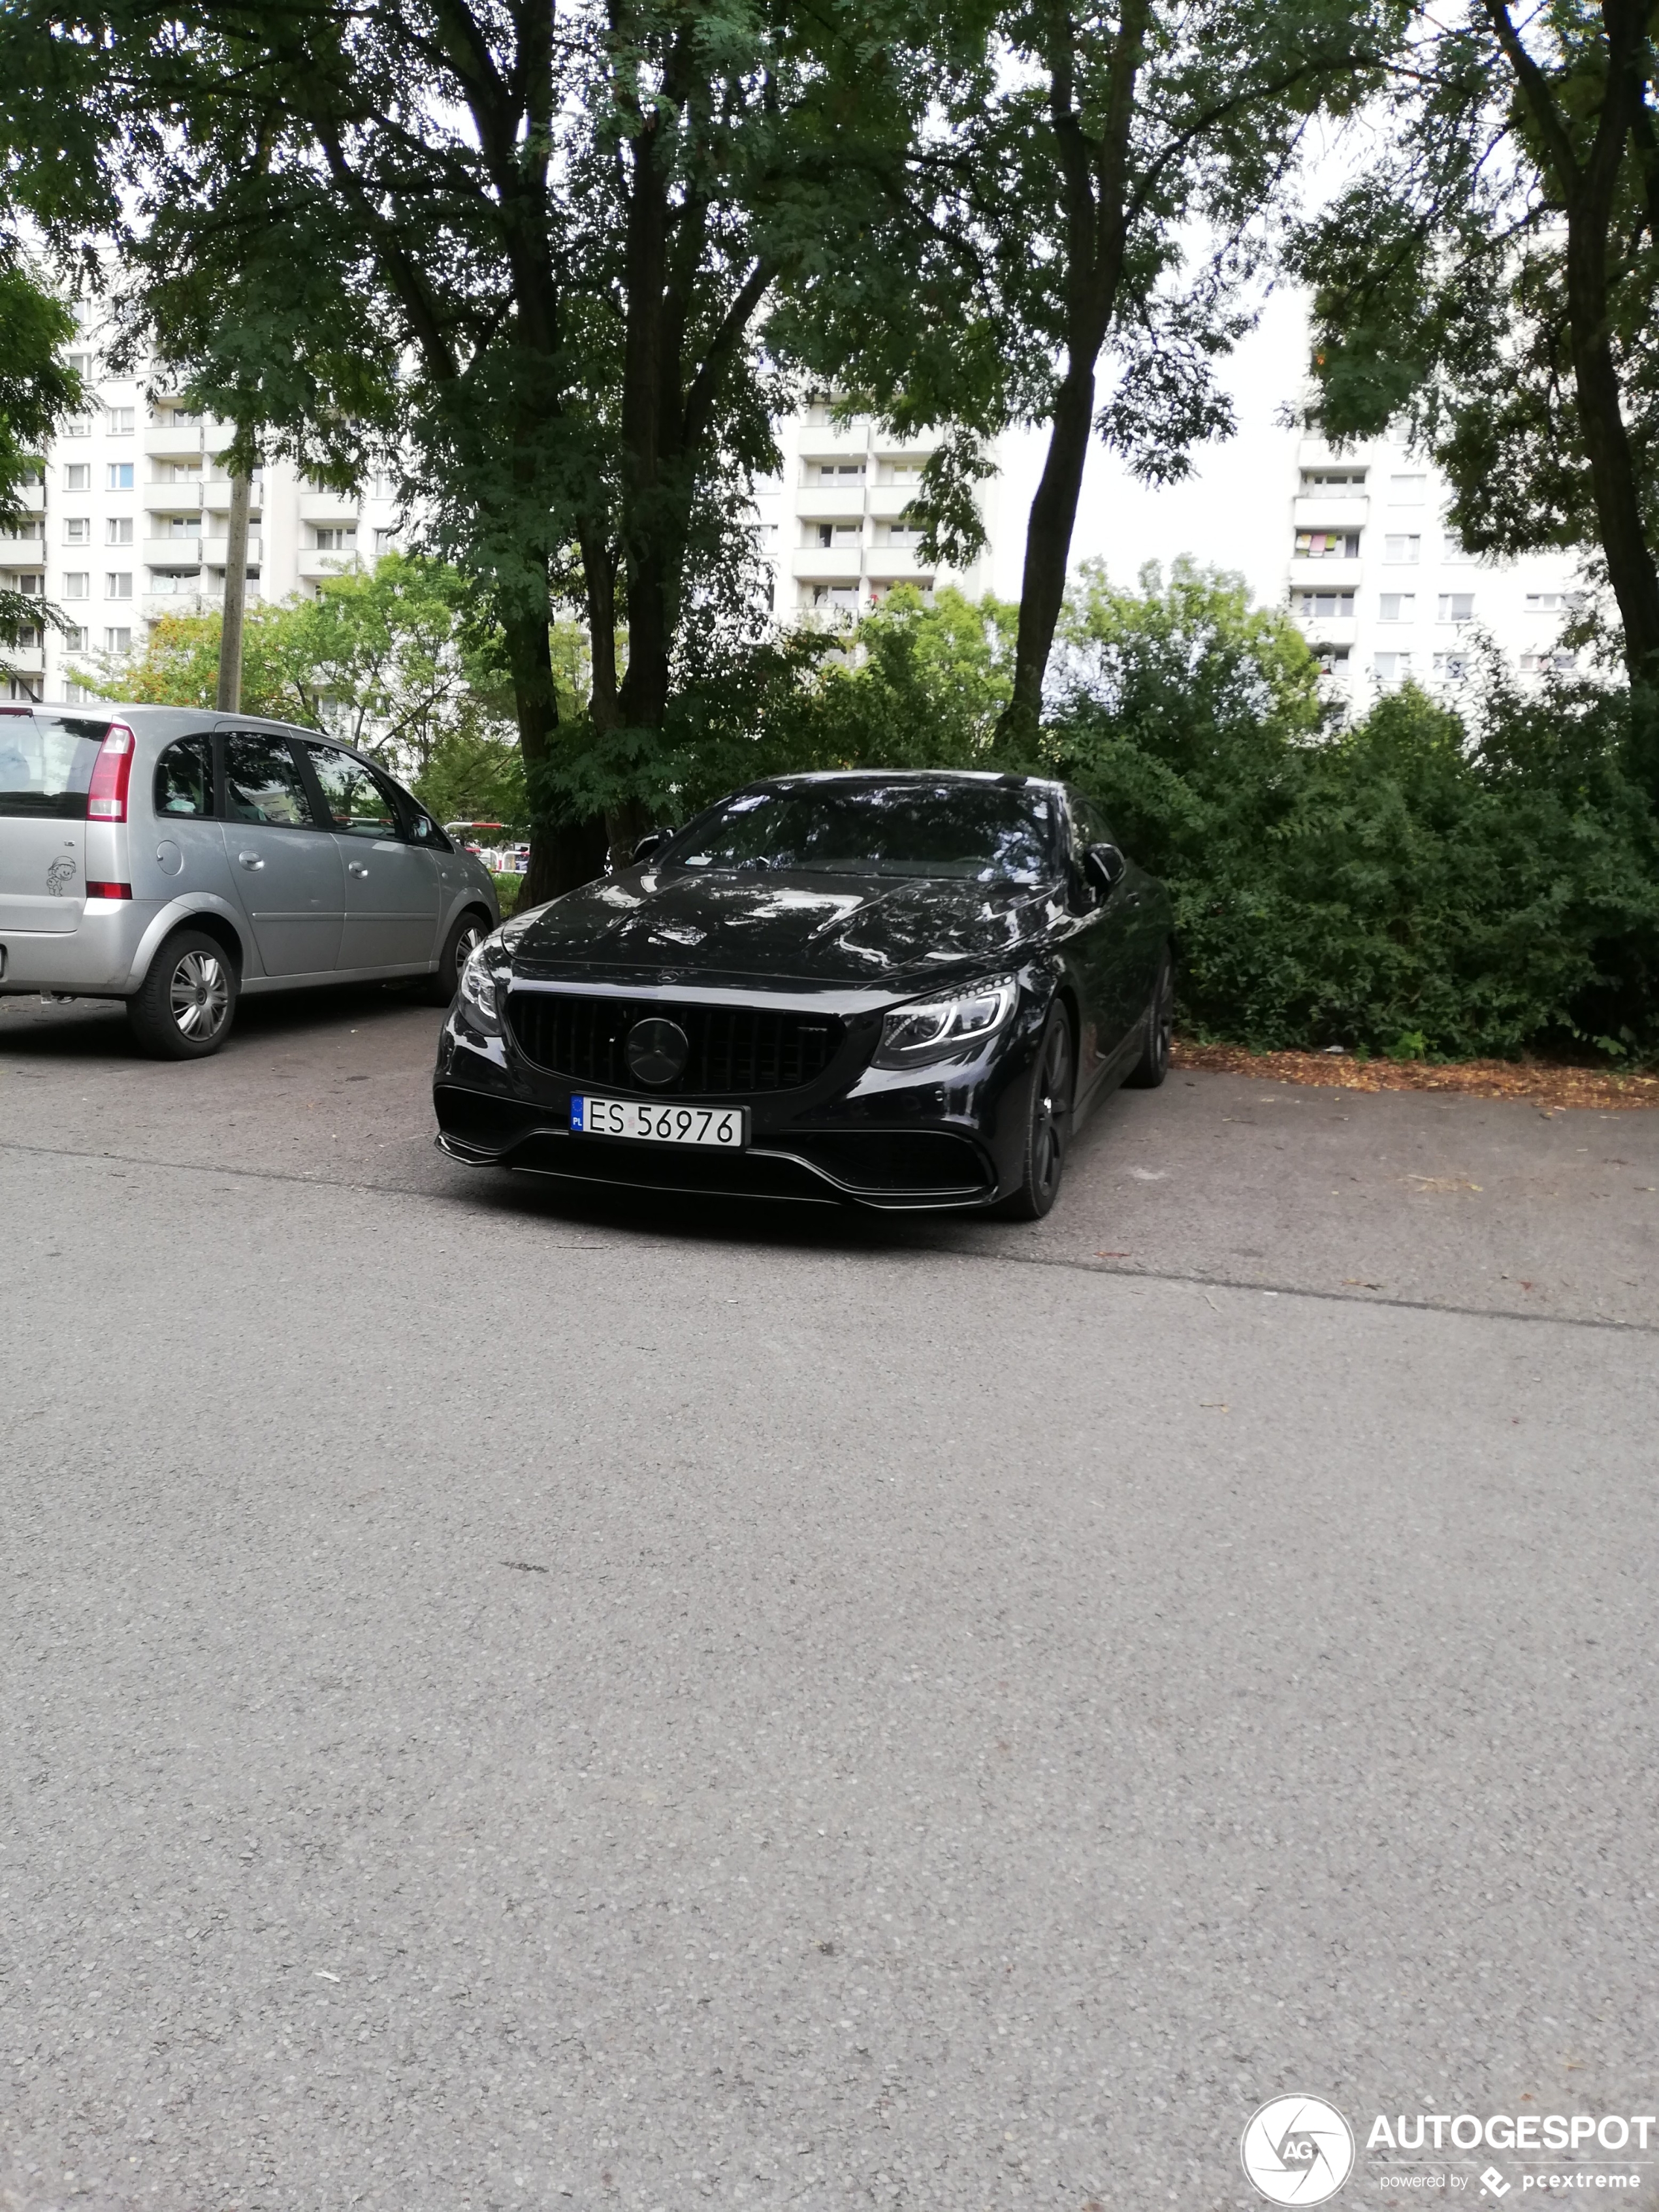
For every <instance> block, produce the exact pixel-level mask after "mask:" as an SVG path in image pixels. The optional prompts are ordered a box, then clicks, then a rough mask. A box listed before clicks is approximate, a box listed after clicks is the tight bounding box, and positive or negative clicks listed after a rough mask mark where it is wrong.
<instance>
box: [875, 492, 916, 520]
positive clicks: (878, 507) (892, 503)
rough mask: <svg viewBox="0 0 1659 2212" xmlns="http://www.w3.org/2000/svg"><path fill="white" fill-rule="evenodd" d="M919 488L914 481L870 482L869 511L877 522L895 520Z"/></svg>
mask: <svg viewBox="0 0 1659 2212" xmlns="http://www.w3.org/2000/svg"><path fill="white" fill-rule="evenodd" d="M920 490H921V485H920V484H914V483H886V484H884V483H878V484H872V485H871V487H870V512H871V513H872V514H873V515H874V516H875V517H876V519H877V520H878V521H879V522H896V521H897V520H898V519H899V517H900V516H901V515H902V513H904V511H905V509H906V508H907V507H908V506H909V504H910V502H911V501H912V500H913V499H915V496H916V494H917V493H918V492H919V491H920Z"/></svg>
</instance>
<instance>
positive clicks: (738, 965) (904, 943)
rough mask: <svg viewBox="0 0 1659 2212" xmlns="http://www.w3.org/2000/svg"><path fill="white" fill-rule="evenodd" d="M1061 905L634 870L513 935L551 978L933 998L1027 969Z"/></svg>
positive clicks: (995, 895) (905, 884) (886, 886)
mask: <svg viewBox="0 0 1659 2212" xmlns="http://www.w3.org/2000/svg"><path fill="white" fill-rule="evenodd" d="M1055 896H1056V894H1055V891H1054V889H1053V887H1048V888H1045V889H1042V890H1033V889H1032V888H1030V886H1028V885H1024V884H969V883H961V882H957V881H953V880H948V879H939V878H927V879H925V880H916V879H915V878H903V879H901V880H899V881H894V880H893V879H892V878H867V877H852V876H829V875H823V874H820V873H817V872H813V873H811V874H810V875H807V874H799V875H790V874H785V873H782V872H777V873H771V872H768V873H759V872H753V871H750V870H744V871H742V872H725V871H717V870H714V869H702V868H699V869H697V870H696V871H692V870H690V869H678V868H676V869H671V870H665V871H664V872H662V873H661V874H659V873H658V872H656V871H655V870H653V869H651V868H628V869H623V870H622V871H621V872H619V873H617V874H616V875H613V876H607V877H605V878H603V879H602V880H601V881H600V882H599V883H593V884H584V885H583V886H582V888H581V889H580V890H574V891H570V892H568V893H567V894H566V895H565V896H564V897H562V898H559V899H555V900H554V901H553V902H552V904H551V905H550V906H544V907H542V908H538V909H537V910H536V912H535V913H534V914H532V915H530V916H528V917H527V918H526V926H525V927H522V929H515V930H513V932H512V936H513V966H514V969H515V970H516V971H517V972H518V973H519V974H520V975H525V976H526V977H536V978H547V979H552V978H555V977H558V976H564V975H574V974H578V973H580V974H581V975H586V976H588V977H590V978H591V977H592V976H593V975H595V974H596V973H597V974H603V975H605V976H606V978H607V979H610V978H611V977H614V978H615V980H617V981H628V982H642V981H657V982H678V983H684V982H687V981H693V980H704V981H708V982H709V983H711V984H712V983H720V984H721V985H724V986H730V985H732V984H738V985H741V984H744V983H750V982H752V983H757V984H787V983H797V984H805V985H807V986H809V987H817V988H821V989H822V988H843V989H844V988H846V987H848V986H852V987H857V986H859V985H864V986H866V987H875V988H878V989H880V988H887V989H903V988H908V987H916V988H926V987H927V985H928V983H929V981H931V980H932V979H933V977H934V976H935V975H944V976H948V975H950V974H951V971H953V970H956V969H984V968H985V967H986V966H987V965H990V964H994V963H998V962H1002V961H1018V959H1020V958H1021V957H1023V955H1024V952H1025V951H1026V950H1027V949H1028V948H1029V947H1030V945H1032V943H1033V942H1034V940H1036V939H1037V938H1038V937H1040V936H1041V934H1042V932H1043V931H1044V930H1045V929H1046V928H1047V927H1048V926H1049V924H1050V922H1051V921H1052V919H1053V916H1054V899H1055Z"/></svg>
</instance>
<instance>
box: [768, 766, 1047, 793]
mask: <svg viewBox="0 0 1659 2212" xmlns="http://www.w3.org/2000/svg"><path fill="white" fill-rule="evenodd" d="M755 781H756V783H757V784H780V785H788V784H797V783H1000V784H1006V785H1007V786H1008V787H1010V788H1011V789H1013V788H1015V787H1021V786H1024V785H1027V784H1030V785H1034V786H1035V787H1036V788H1037V789H1038V790H1041V791H1059V790H1060V789H1062V788H1063V787H1062V785H1061V783H1060V779H1059V777H1058V776H1051V775H1020V774H1018V772H1017V771H1016V770H1014V769H993V768H814V769H801V770H800V771H799V773H798V774H796V775H762V776H757V777H756V779H755ZM751 788H752V787H751Z"/></svg>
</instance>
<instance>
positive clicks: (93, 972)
mask: <svg viewBox="0 0 1659 2212" xmlns="http://www.w3.org/2000/svg"><path fill="white" fill-rule="evenodd" d="M156 911H157V909H156V906H155V902H153V901H151V900H149V899H145V900H143V901H139V900H137V899H88V901H87V902H86V904H85V906H84V907H83V908H82V913H81V920H80V922H79V924H78V925H77V926H76V927H75V928H74V929H64V930H39V929H5V930H0V952H3V955H4V958H3V963H0V994H9V995H11V996H14V997H15V996H16V995H17V994H20V993H21V992H24V991H65V992H68V993H70V994H71V995H73V996H75V997H78V998H88V999H120V998H125V996H126V994H127V993H128V992H129V991H130V990H131V989H132V987H133V974H132V970H133V963H134V962H135V961H136V960H137V957H138V948H139V945H140V944H141V943H142V941H143V935H144V932H145V930H146V928H147V927H148V926H149V922H150V921H151V920H152V919H153V918H154V916H155V913H156Z"/></svg>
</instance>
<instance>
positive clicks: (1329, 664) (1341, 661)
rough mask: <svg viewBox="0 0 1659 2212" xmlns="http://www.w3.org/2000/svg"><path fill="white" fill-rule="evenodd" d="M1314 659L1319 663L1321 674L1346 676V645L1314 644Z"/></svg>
mask: <svg viewBox="0 0 1659 2212" xmlns="http://www.w3.org/2000/svg"><path fill="white" fill-rule="evenodd" d="M1314 659H1316V661H1317V662H1318V663H1319V672H1320V674H1321V675H1322V676H1346V674H1347V672H1348V648H1347V647H1346V645H1316V647H1314Z"/></svg>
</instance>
